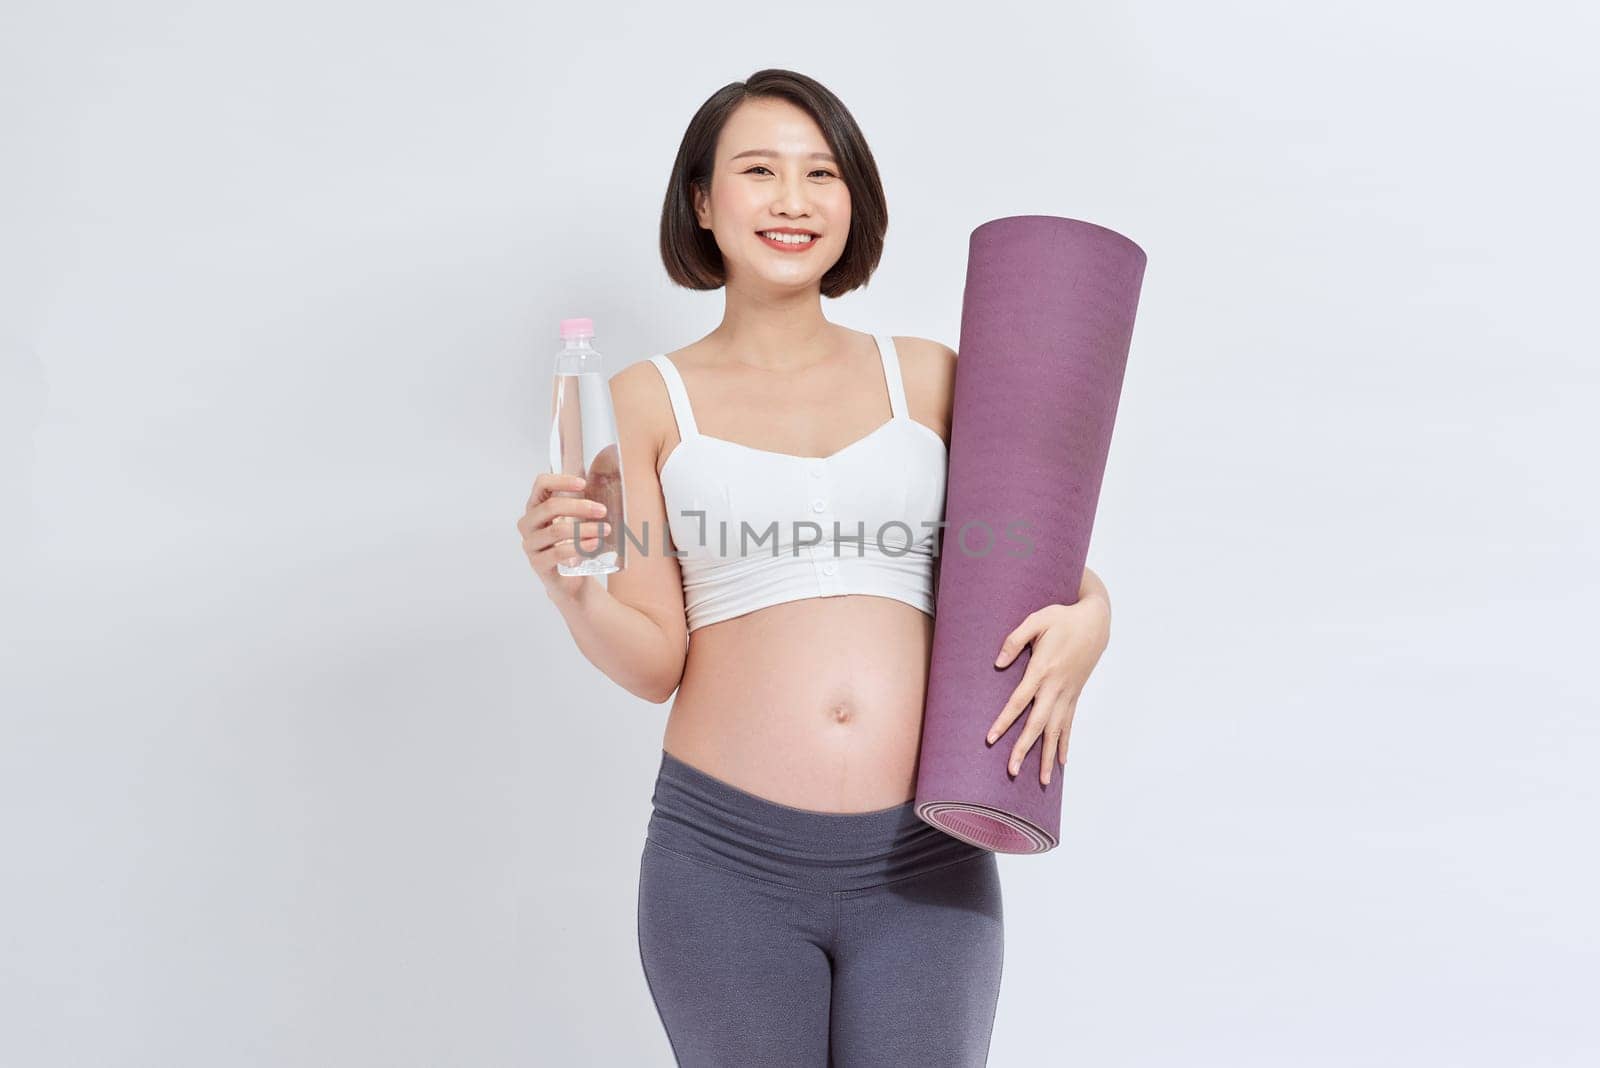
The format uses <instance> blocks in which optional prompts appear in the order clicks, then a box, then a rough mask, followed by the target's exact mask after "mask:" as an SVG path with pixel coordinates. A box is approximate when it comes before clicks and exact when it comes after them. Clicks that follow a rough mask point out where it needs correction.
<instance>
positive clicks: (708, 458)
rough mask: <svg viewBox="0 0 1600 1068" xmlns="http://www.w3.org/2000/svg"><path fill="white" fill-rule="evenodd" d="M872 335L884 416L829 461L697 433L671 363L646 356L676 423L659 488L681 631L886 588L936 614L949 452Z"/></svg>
mask: <svg viewBox="0 0 1600 1068" xmlns="http://www.w3.org/2000/svg"><path fill="white" fill-rule="evenodd" d="M874 340H875V341H876V342H877V344H878V355H879V356H880V357H881V358H882V360H883V374H884V378H885V380H886V381H887V382H888V385H889V404H890V409H891V412H892V414H891V416H890V418H889V421H888V422H886V423H882V424H880V425H879V426H878V427H877V428H876V429H875V430H873V431H872V432H871V433H869V434H867V435H866V436H865V437H862V438H857V439H856V440H855V441H853V442H851V443H850V444H849V445H846V446H845V447H844V448H842V449H840V450H839V451H837V452H835V453H832V454H830V455H828V456H795V455H792V454H790V453H784V452H770V451H768V450H766V449H756V448H752V447H750V446H748V445H740V444H738V443H737V442H733V441H728V440H726V439H724V438H714V437H711V436H709V435H706V434H702V433H700V431H699V429H698V428H697V427H696V425H695V421H694V412H693V410H692V409H691V408H690V406H689V394H688V391H687V390H685V389H684V385H683V378H682V377H681V376H680V375H679V374H678V368H677V366H676V365H674V364H673V362H672V361H671V360H670V359H668V358H667V357H666V355H665V354H662V355H659V356H652V357H650V362H651V363H653V364H655V365H656V369H657V370H658V371H660V372H661V377H662V378H663V379H664V380H665V382H666V385H667V395H668V396H669V397H670V398H671V400H672V412H673V415H674V416H675V417H676V418H677V421H678V437H679V441H678V444H677V446H676V447H674V448H673V450H672V452H671V453H670V454H669V455H668V456H667V460H666V463H665V464H663V465H662V468H661V492H662V497H663V499H664V500H665V502H666V505H667V525H668V528H669V529H670V531H671V534H672V542H673V546H674V548H675V549H676V550H677V551H678V553H679V554H680V556H679V560H678V564H679V568H680V570H681V571H682V573H683V600H684V610H685V613H686V615H687V617H688V623H689V629H690V630H691V631H693V630H695V629H696V628H698V627H703V626H706V625H707V624H710V623H718V622H721V621H722V620H725V619H732V618H733V617H734V616H742V615H744V614H745V613H747V612H754V611H755V610H756V609H758V608H766V607H769V606H771V605H775V604H782V603H784V602H786V601H798V600H802V599H804V598H807V597H840V596H844V595H846V594H869V595H872V596H877V597H891V598H893V599H895V600H897V601H903V602H905V603H906V604H909V605H911V606H913V607H915V608H918V609H920V610H922V611H923V612H926V613H927V614H928V615H930V616H931V615H933V612H934V590H933V562H934V547H935V545H936V544H939V543H940V540H939V533H940V532H939V529H938V524H939V523H940V521H941V520H943V518H944V493H945V476H946V469H947V465H948V456H947V453H946V449H945V443H944V439H942V438H941V437H939V435H938V434H937V433H935V432H934V431H933V429H932V428H930V427H928V426H926V425H924V424H922V423H919V422H917V421H916V420H914V419H912V418H911V415H910V413H909V411H908V410H907V408H906V392H905V384H904V382H903V381H902V380H901V377H900V356H899V353H897V352H896V351H895V347H894V341H893V339H891V338H889V337H886V336H881V335H880V336H875V338H874ZM651 544H652V546H654V545H655V544H656V541H655V539H651ZM651 551H658V550H657V549H655V548H654V547H652V549H651Z"/></svg>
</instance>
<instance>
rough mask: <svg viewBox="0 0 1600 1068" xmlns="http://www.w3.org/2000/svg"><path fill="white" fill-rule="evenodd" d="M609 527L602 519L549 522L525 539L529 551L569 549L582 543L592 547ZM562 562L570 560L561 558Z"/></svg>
mask: <svg viewBox="0 0 1600 1068" xmlns="http://www.w3.org/2000/svg"><path fill="white" fill-rule="evenodd" d="M610 529H611V524H610V523H607V522H605V521H604V520H596V521H591V522H583V521H581V520H574V521H573V522H570V523H551V524H550V525H549V526H545V527H540V528H538V529H537V530H535V531H534V532H533V533H532V534H531V535H529V536H528V538H527V539H526V544H527V546H528V548H529V551H530V552H540V551H542V550H545V549H552V548H553V549H555V550H556V551H561V550H562V549H563V548H566V549H571V548H573V547H574V546H577V545H582V546H583V547H584V548H588V549H592V548H594V547H595V546H596V545H598V544H599V543H600V536H601V535H603V534H605V533H606V532H607V531H609V530H610ZM562 562H563V563H571V562H572V561H570V560H567V559H565V558H563V561H562Z"/></svg>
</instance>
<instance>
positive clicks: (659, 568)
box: [546, 362, 688, 704]
mask: <svg viewBox="0 0 1600 1068" xmlns="http://www.w3.org/2000/svg"><path fill="white" fill-rule="evenodd" d="M652 378H653V379H654V381H653V382H652V381H651V379H652ZM610 386H611V398H612V404H613V407H614V408H615V410H616V414H617V431H618V437H619V438H620V439H621V440H620V445H621V450H622V452H621V455H622V476H623V493H624V495H625V497H626V502H627V514H626V515H625V516H624V517H623V519H624V521H625V523H626V526H627V530H626V532H624V531H623V530H622V529H621V526H620V525H619V526H618V533H619V535H620V536H621V537H622V538H624V539H627V540H626V542H625V543H624V544H623V545H622V555H623V559H624V565H623V568H622V570H621V571H615V572H612V573H611V574H610V575H609V576H607V579H606V581H607V582H608V583H609V585H603V584H602V582H601V580H600V578H599V577H598V576H594V575H590V576H587V577H585V578H584V579H583V581H582V582H581V583H575V584H571V585H566V586H562V585H557V584H550V583H547V584H546V593H547V594H549V597H550V600H551V602H552V603H554V604H555V606H556V608H557V610H558V611H560V613H561V618H562V619H563V620H564V621H565V622H566V624H567V629H568V630H569V631H571V632H572V637H573V640H574V641H576V642H577V645H578V649H579V650H580V651H581V652H582V653H583V655H584V656H585V657H586V658H587V659H588V661H589V662H590V663H591V664H593V665H594V666H595V667H597V668H599V669H600V671H601V672H603V673H604V674H605V675H606V676H607V677H608V678H610V679H611V680H612V681H613V682H615V683H617V685H619V686H621V687H622V688H623V689H625V690H627V691H628V692H629V693H631V694H634V695H636V696H638V697H643V698H644V699H646V700H648V701H652V702H655V703H657V704H660V703H663V702H665V701H667V700H669V699H670V698H671V697H672V695H673V693H674V692H675V691H676V690H677V688H678V683H679V682H680V681H681V680H682V678H683V667H684V663H685V661H686V659H687V655H688V647H687V642H688V623H687V620H686V619H685V616H684V606H683V579H682V576H681V573H680V571H679V569H678V561H677V558H676V557H674V556H671V555H669V550H670V547H671V546H670V540H669V535H668V528H667V514H666V504H665V502H664V500H663V499H662V493H661V484H660V482H659V480H658V479H657V478H656V459H657V453H658V451H659V447H660V442H661V435H660V433H659V432H657V430H656V429H655V427H654V424H653V420H654V419H655V418H656V417H657V416H658V414H659V413H660V412H661V411H662V410H666V411H669V412H670V409H667V408H666V403H667V402H666V387H665V386H664V385H663V383H662V382H661V376H660V374H659V373H658V372H657V371H656V369H655V368H654V367H652V366H649V365H648V363H647V362H642V363H638V364H634V365H633V366H630V367H627V368H624V369H623V370H621V371H619V372H617V373H616V374H615V375H613V376H612V378H611V382H610ZM606 519H608V520H610V521H612V522H613V523H615V522H616V520H615V519H614V518H613V517H611V516H607V517H606ZM635 543H642V544H643V546H644V548H643V550H641V549H640V547H639V545H638V544H635Z"/></svg>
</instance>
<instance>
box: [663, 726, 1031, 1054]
mask: <svg viewBox="0 0 1600 1068" xmlns="http://www.w3.org/2000/svg"><path fill="white" fill-rule="evenodd" d="M651 803H652V805H653V806H654V811H653V812H652V813H651V816H650V823H649V829H648V832H647V833H646V836H645V845H644V855H643V856H642V858H641V859H640V867H639V914H638V925H639V959H640V963H641V964H642V965H643V966H644V975H645V981H646V983H647V984H648V985H649V988H650V993H651V996H652V997H653V998H654V1000H655V1006H656V1011H657V1012H658V1013H659V1014H660V1016H661V1022H662V1024H663V1025H664V1026H665V1028H666V1031H667V1039H668V1041H669V1042H670V1043H671V1045H672V1051H673V1054H674V1056H675V1057H676V1059H677V1061H678V1064H679V1065H682V1066H686V1068H722V1066H735V1065H737V1066H739V1068H748V1066H756V1065H759V1066H762V1068H790V1066H795V1068H861V1066H864V1065H872V1066H874V1068H882V1066H890V1065H892V1066H899V1065H923V1064H927V1065H939V1066H941V1068H965V1066H969V1065H977V1066H981V1065H983V1064H985V1063H986V1062H987V1060H988V1055H989V1037H990V1034H991V1032H992V1031H993V1028H994V1016H995V1009H996V1006H997V1003H998V999H999V994H1000V971H1001V964H1002V960H1003V957H1004V947H1005V940H1004V929H1003V924H1002V918H1001V898H1000V874H999V869H998V867H997V865H996V862H995V856H994V854H993V853H991V852H989V851H988V850H986V849H980V848H979V847H977V846H974V845H970V844H968V843H966V842H963V841H961V840H960V839H958V838H955V837H952V836H951V835H948V834H946V833H945V832H943V831H941V830H939V829H938V828H937V827H934V826H932V825H930V824H927V823H924V822H923V821H922V820H921V819H920V818H919V817H918V816H917V814H916V811H915V808H914V806H913V804H912V802H910V801H907V802H906V803H905V804H903V805H897V806H895V807H894V808H887V809H879V810H877V811H874V812H859V813H858V812H849V813H830V812H817V811H813V810H810V809H802V808H792V807H790V806H788V805H781V804H778V803H777V802H775V801H768V800H766V799H765V798H761V797H757V796H756V795H755V794H751V793H747V792H745V791H744V790H741V789H739V788H738V787H736V786H733V785H732V784H730V783H726V782H723V781H722V780H721V779H717V778H714V777H712V776H711V775H709V774H707V773H706V772H703V771H700V770H699V769H698V768H695V767H693V766H691V765H689V764H687V763H685V762H683V761H681V760H679V759H677V758H676V757H674V756H673V755H672V754H670V753H667V752H665V751H663V752H662V754H661V769H660V772H659V773H658V775H657V777H656V786H655V793H654V795H653V796H652V798H651Z"/></svg>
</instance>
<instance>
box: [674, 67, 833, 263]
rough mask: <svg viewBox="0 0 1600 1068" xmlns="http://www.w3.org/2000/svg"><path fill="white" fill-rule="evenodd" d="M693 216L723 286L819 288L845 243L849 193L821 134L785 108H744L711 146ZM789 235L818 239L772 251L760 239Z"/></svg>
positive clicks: (764, 104) (784, 104)
mask: <svg viewBox="0 0 1600 1068" xmlns="http://www.w3.org/2000/svg"><path fill="white" fill-rule="evenodd" d="M695 214H696V216H697V217H698V218H699V222H700V225H701V226H702V227H704V228H705V229H708V230H710V231H711V232H712V234H713V235H714V236H715V237H716V241H717V247H718V248H720V249H721V250H722V260H723V263H724V264H725V265H726V267H727V277H728V282H729V283H730V284H731V283H733V282H734V281H735V279H737V280H738V281H739V282H740V283H744V284H748V283H749V282H751V281H753V280H764V281H766V282H768V283H770V284H772V285H775V286H782V287H784V288H796V287H800V286H811V287H813V288H820V287H821V283H822V276H823V275H824V274H826V273H827V271H828V269H829V268H830V267H832V266H833V265H834V264H835V263H837V262H839V257H840V256H842V255H844V247H845V240H846V238H848V237H849V236H850V190H849V189H848V188H846V187H845V184H844V179H843V178H841V177H840V176H839V166H838V164H837V162H835V160H834V158H833V154H832V152H831V151H830V149H829V148H828V142H827V139H826V138H824V137H823V136H822V128H821V127H819V126H818V125H817V123H816V120H815V119H813V118H812V117H811V116H810V115H809V114H807V113H806V112H805V111H804V110H803V109H801V108H798V107H796V106H795V105H793V104H791V103H789V102H788V101H786V100H774V99H770V98H769V99H760V98H758V99H754V100H746V101H745V102H744V103H742V104H740V105H739V107H738V108H736V109H735V110H734V112H733V114H732V115H730V116H729V117H728V121H727V122H726V123H725V124H724V125H723V127H722V134H721V136H720V137H718V139H717V151H716V164H715V166H714V167H713V168H712V172H711V195H710V197H709V198H707V197H706V196H705V195H704V193H703V192H702V191H700V190H699V189H696V190H695ZM784 227H788V228H794V229H800V230H808V231H810V232H811V233H813V234H816V235H817V236H816V237H815V238H813V239H812V240H811V243H810V244H809V245H807V246H805V247H804V248H803V250H801V251H786V250H787V249H791V248H799V246H792V245H786V246H783V247H780V248H774V247H773V246H772V245H771V244H770V243H769V242H768V241H767V240H766V239H765V238H763V237H762V236H761V233H762V231H767V230H773V229H779V228H784Z"/></svg>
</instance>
